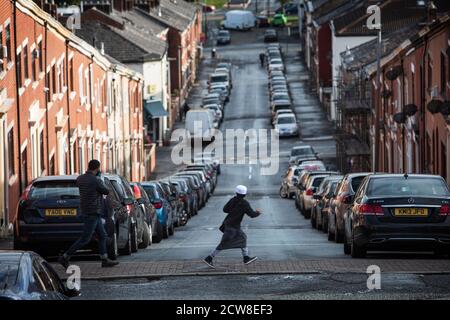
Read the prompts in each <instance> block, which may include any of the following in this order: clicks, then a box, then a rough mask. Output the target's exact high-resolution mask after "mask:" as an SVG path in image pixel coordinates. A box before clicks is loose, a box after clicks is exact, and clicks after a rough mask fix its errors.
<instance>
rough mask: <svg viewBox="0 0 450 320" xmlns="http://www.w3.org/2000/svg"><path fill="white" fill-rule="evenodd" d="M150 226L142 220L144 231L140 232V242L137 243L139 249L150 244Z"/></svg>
mask: <svg viewBox="0 0 450 320" xmlns="http://www.w3.org/2000/svg"><path fill="white" fill-rule="evenodd" d="M150 238H151V236H150V228H149V226H148V224H147V222H144V231H143V233H142V242H141V243H139V249H145V248H147V247H148V246H149V244H150Z"/></svg>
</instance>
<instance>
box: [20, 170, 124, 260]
mask: <svg viewBox="0 0 450 320" xmlns="http://www.w3.org/2000/svg"><path fill="white" fill-rule="evenodd" d="M76 179H77V176H76V175H71V176H46V177H40V178H37V179H35V180H34V181H33V182H32V183H31V184H30V185H29V186H28V187H27V188H26V190H25V192H24V193H23V195H22V196H21V198H20V200H19V203H18V207H17V215H16V218H15V221H14V224H15V228H14V249H16V250H32V251H36V252H39V253H41V254H42V255H51V254H55V253H58V252H61V251H64V250H67V249H68V247H69V246H70V245H71V244H72V243H73V242H75V241H76V240H77V239H78V238H79V237H80V236H81V234H82V232H83V220H82V216H81V212H80V208H79V207H80V194H79V190H78V187H77V185H76ZM105 185H106V187H107V188H108V190H109V191H110V192H109V194H108V196H106V197H105V198H104V200H105V201H104V210H103V218H104V223H105V230H106V232H107V234H108V242H107V243H108V246H107V249H108V255H109V257H110V258H111V259H115V258H116V257H117V253H118V251H121V253H123V254H127V253H131V252H130V241H129V238H130V237H129V235H130V230H132V229H131V226H132V222H131V218H130V217H129V215H128V212H127V210H126V207H127V205H128V203H126V202H124V201H122V200H121V199H120V197H119V196H118V195H117V193H116V192H115V190H114V188H113V186H112V184H111V183H110V181H109V180H108V179H107V178H105ZM97 248H98V242H97V238H96V236H94V238H93V241H91V243H90V244H88V246H87V247H86V249H92V250H98V249H97Z"/></svg>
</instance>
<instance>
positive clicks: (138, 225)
mask: <svg viewBox="0 0 450 320" xmlns="http://www.w3.org/2000/svg"><path fill="white" fill-rule="evenodd" d="M105 176H106V177H107V178H108V179H109V180H110V181H111V184H112V185H113V187H114V190H115V191H116V193H117V195H118V196H119V200H120V201H121V202H122V203H125V204H126V208H127V211H128V214H129V216H130V217H131V222H132V224H131V239H130V240H131V252H137V251H138V248H139V247H142V248H146V247H147V246H148V243H146V242H145V241H146V240H147V237H144V233H147V234H148V222H147V221H146V214H145V212H144V210H143V209H142V207H141V206H140V205H139V202H138V201H137V200H136V197H135V196H134V193H133V189H132V188H131V185H130V183H129V182H128V181H127V180H126V179H125V178H124V177H122V176H119V175H117V174H106V175H105Z"/></svg>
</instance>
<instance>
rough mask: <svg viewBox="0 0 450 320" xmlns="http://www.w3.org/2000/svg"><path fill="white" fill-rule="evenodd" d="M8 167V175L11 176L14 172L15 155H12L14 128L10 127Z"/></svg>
mask: <svg viewBox="0 0 450 320" xmlns="http://www.w3.org/2000/svg"><path fill="white" fill-rule="evenodd" d="M8 146H9V150H8V167H9V168H8V169H9V177H10V178H11V177H12V176H13V175H14V174H15V173H16V171H15V168H14V164H15V155H14V129H12V128H11V130H9V132H8Z"/></svg>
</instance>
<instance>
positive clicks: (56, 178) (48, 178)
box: [33, 175, 78, 183]
mask: <svg viewBox="0 0 450 320" xmlns="http://www.w3.org/2000/svg"><path fill="white" fill-rule="evenodd" d="M76 178H78V175H62V176H42V177H39V178H36V179H34V180H33V183H34V182H44V181H61V180H75V179H76Z"/></svg>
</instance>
